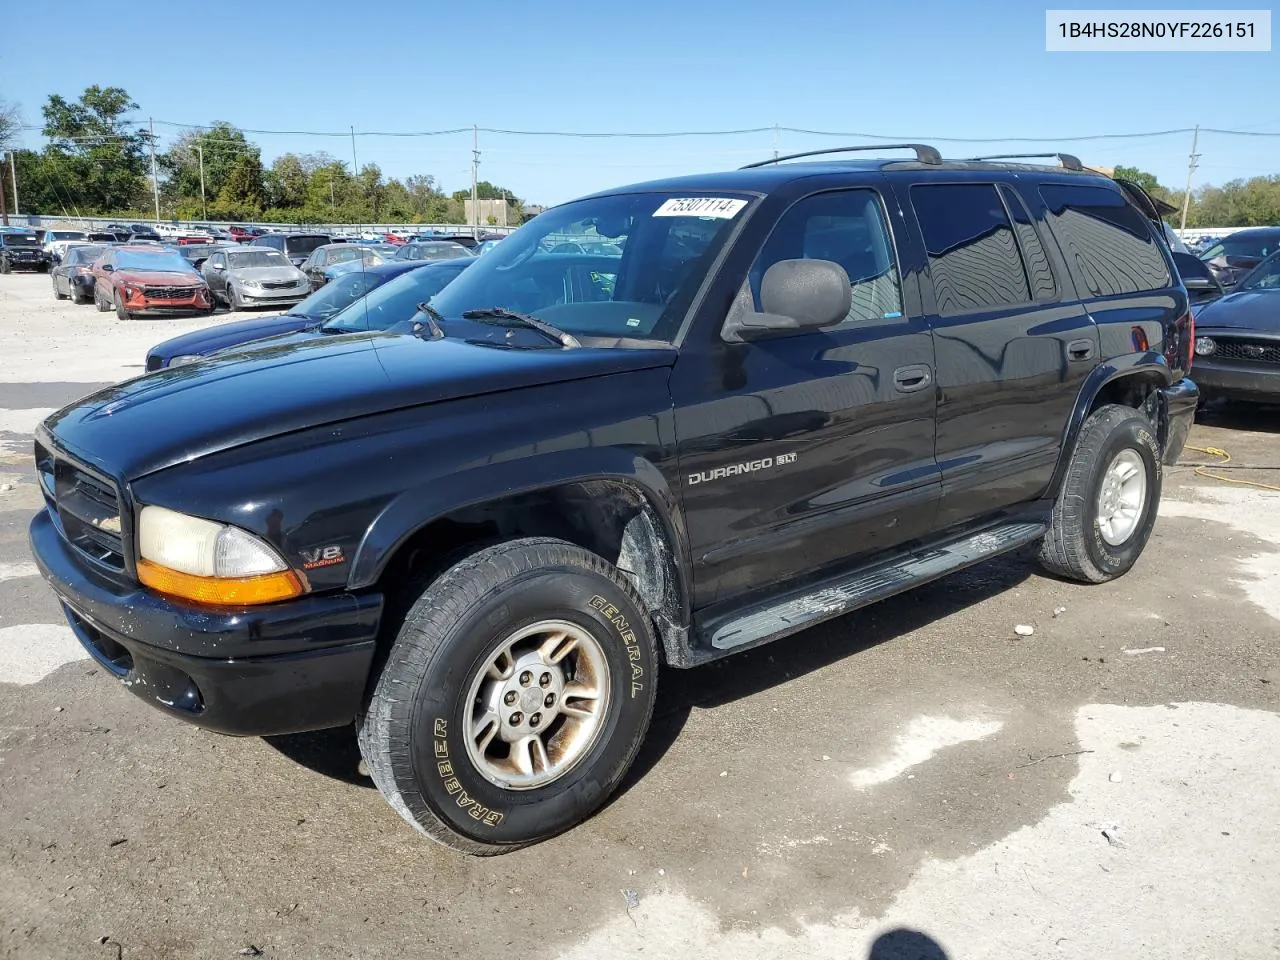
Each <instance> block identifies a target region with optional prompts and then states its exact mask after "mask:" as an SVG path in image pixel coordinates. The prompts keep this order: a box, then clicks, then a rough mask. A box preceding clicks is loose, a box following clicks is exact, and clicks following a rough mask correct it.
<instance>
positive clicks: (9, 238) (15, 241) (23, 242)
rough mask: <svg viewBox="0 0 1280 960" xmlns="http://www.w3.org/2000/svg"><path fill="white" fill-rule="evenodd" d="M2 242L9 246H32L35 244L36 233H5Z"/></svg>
mask: <svg viewBox="0 0 1280 960" xmlns="http://www.w3.org/2000/svg"><path fill="white" fill-rule="evenodd" d="M4 242H5V243H7V244H8V245H9V246H11V247H34V246H37V243H36V235H35V234H34V233H6V234H5V235H4Z"/></svg>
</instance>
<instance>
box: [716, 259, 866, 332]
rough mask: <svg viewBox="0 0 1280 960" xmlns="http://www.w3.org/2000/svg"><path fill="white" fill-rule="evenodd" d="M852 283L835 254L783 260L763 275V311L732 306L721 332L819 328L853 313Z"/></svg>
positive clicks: (792, 330) (761, 286)
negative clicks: (817, 257)
mask: <svg viewBox="0 0 1280 960" xmlns="http://www.w3.org/2000/svg"><path fill="white" fill-rule="evenodd" d="M852 302H853V288H852V287H851V286H850V284H849V274H848V273H846V272H845V269H844V267H842V266H840V264H838V263H833V262H832V261H830V260H779V261H778V262H777V263H775V264H774V265H773V266H771V267H770V268H769V269H768V270H766V271H765V273H764V278H763V279H762V280H761V281H760V305H761V306H762V307H764V310H763V312H761V313H755V312H753V311H750V310H739V308H738V304H735V305H734V308H733V309H731V310H730V312H729V318H728V320H726V321H725V325H724V331H723V332H722V334H721V336H722V337H723V339H725V340H727V341H729V342H730V343H741V342H743V341H746V340H756V339H760V338H762V337H767V336H770V335H773V334H778V333H794V332H796V331H800V330H818V329H821V328H822V327H829V326H831V325H832V324H834V323H839V322H840V321H841V320H843V319H844V318H845V317H846V316H847V315H848V313H849V306H850V304H851V303H852Z"/></svg>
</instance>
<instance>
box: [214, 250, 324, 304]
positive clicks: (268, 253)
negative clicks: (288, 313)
mask: <svg viewBox="0 0 1280 960" xmlns="http://www.w3.org/2000/svg"><path fill="white" fill-rule="evenodd" d="M201 273H202V274H203V275H204V279H205V282H206V283H208V284H209V289H210V290H212V291H213V296H214V299H215V300H221V301H223V302H224V303H226V305H227V306H228V307H230V308H231V309H232V310H241V309H244V308H245V307H254V306H278V305H286V304H294V303H298V302H299V301H300V300H304V299H306V297H307V296H308V295H310V293H311V282H310V281H309V280H308V279H307V275H306V274H305V273H303V272H302V271H301V270H299V269H298V268H297V267H295V266H294V265H293V264H291V263H290V262H289V261H288V259H286V258H285V256H284V254H282V253H280V252H279V251H277V250H272V249H271V248H269V247H250V246H235V247H226V248H224V249H221V250H218V251H217V252H216V253H213V254H211V255H210V256H209V259H208V260H206V261H205V262H204V267H203V269H202V270H201Z"/></svg>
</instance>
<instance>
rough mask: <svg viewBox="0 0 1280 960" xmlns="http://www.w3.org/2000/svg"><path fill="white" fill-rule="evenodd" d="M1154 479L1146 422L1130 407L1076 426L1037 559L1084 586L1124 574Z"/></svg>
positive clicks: (1145, 526)
mask: <svg viewBox="0 0 1280 960" xmlns="http://www.w3.org/2000/svg"><path fill="white" fill-rule="evenodd" d="M1162 478H1163V474H1162V468H1161V465H1160V447H1159V445H1158V444H1157V443H1156V438H1155V433H1154V430H1153V428H1152V425H1151V421H1150V420H1148V419H1147V418H1146V417H1145V416H1143V414H1141V413H1140V412H1139V411H1137V410H1134V409H1133V408H1132V407H1124V406H1119V405H1116V404H1111V405H1108V406H1105V407H1102V408H1100V409H1098V410H1096V411H1095V412H1094V413H1092V414H1091V415H1090V416H1089V419H1087V420H1086V421H1085V422H1084V426H1082V427H1081V428H1080V435H1079V437H1078V438H1077V439H1076V448H1075V451H1074V452H1073V453H1072V456H1071V463H1070V466H1069V467H1068V469H1067V476H1066V479H1065V480H1064V481H1063V484H1062V490H1061V492H1060V493H1059V495H1058V502H1057V503H1056V504H1055V505H1054V508H1053V518H1052V521H1051V522H1050V525H1049V532H1048V533H1047V534H1046V535H1045V538H1044V543H1043V544H1042V545H1041V548H1040V562H1041V563H1042V564H1043V565H1044V566H1045V567H1046V568H1047V569H1048V570H1049V571H1050V572H1052V573H1056V574H1058V575H1060V576H1063V577H1068V578H1070V579H1072V580H1079V581H1082V582H1084V583H1102V582H1104V581H1106V580H1113V579H1115V578H1116V577H1118V576H1121V575H1122V574H1124V573H1127V572H1128V571H1129V568H1131V567H1132V566H1133V565H1134V563H1136V562H1137V560H1138V557H1139V556H1140V555H1141V554H1142V549H1143V547H1145V546H1146V545H1147V539H1148V538H1149V537H1150V536H1151V528H1152V527H1153V526H1155V522H1156V511H1157V509H1158V508H1159V505H1160V489H1161V482H1162Z"/></svg>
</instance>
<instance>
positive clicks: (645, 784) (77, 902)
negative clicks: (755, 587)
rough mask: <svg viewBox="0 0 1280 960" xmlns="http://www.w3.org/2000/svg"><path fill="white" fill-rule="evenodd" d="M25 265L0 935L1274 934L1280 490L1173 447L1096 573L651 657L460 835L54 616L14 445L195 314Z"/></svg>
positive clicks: (386, 944) (487, 952)
mask: <svg viewBox="0 0 1280 960" xmlns="http://www.w3.org/2000/svg"><path fill="white" fill-rule="evenodd" d="M48 284H49V281H48V279H47V278H45V277H39V276H37V277H30V276H6V277H0V346H2V349H0V957H14V958H23V960H27V958H64V957H65V958H85V957H88V958H98V957H101V958H105V960H113V958H119V960H142V958H155V960H161V958H183V960H186V958H206V957H208V958H219V957H235V956H238V955H258V954H257V953H255V951H261V955H264V956H267V957H299V958H357V957H358V958H400V957H407V956H413V957H417V956H424V957H428V956H456V957H462V958H471V957H486V958H488V957H497V956H507V955H511V954H516V955H519V956H521V957H528V958H540V957H556V956H564V957H573V958H583V960H587V958H599V957H642V956H643V957H674V956H698V957H704V956H705V957H725V958H729V957H733V958H735V960H737V958H741V960H754V958H806V960H808V958H819V957H821V958H828V957H829V958H841V960H862V958H874V960H891V958H903V960H905V958H912V960H917V958H926V960H939V958H943V957H950V958H953V960H960V958H985V957H991V958H1002V960H1003V958H1008V957H1019V958H1049V957H1053V958H1082V960H1084V958H1088V960H1094V958H1097V957H1108V958H1122V957H1133V958H1139V957H1141V958H1152V957H1155V958H1162V957H1170V958H1173V957H1177V958H1188V957H1212V958H1215V960H1223V958H1229V957H1238V958H1246V957H1247V958H1274V957H1275V956H1277V955H1278V954H1280V821H1278V820H1277V818H1276V816H1275V801H1274V798H1275V796H1276V795H1277V794H1278V793H1280V768H1278V767H1277V763H1276V760H1275V744H1276V743H1277V742H1278V741H1280V718H1278V717H1277V713H1276V711H1277V708H1278V707H1280V697H1278V696H1277V690H1278V689H1280V655H1278V653H1277V646H1276V633H1277V620H1278V619H1280V493H1274V492H1267V491H1263V490H1260V489H1257V488H1253V487H1249V486H1242V485H1236V484H1227V483H1224V482H1221V481H1217V480H1211V479H1207V478H1204V477H1200V476H1197V475H1195V473H1194V472H1193V468H1191V467H1189V466H1180V467H1178V468H1175V469H1173V470H1170V471H1169V472H1168V474H1167V476H1166V486H1165V500H1164V502H1163V504H1162V507H1161V518H1160V520H1159V522H1158V524H1157V526H1156V530H1155V534H1154V536H1153V539H1152V541H1151V544H1150V546H1149V547H1148V549H1147V551H1146V554H1145V555H1144V557H1143V558H1142V560H1141V561H1140V562H1139V564H1138V565H1137V567H1136V568H1135V569H1134V570H1133V571H1132V573H1131V574H1129V575H1128V576H1126V577H1124V578H1123V579H1121V580H1119V581H1117V582H1115V583H1110V584H1105V585H1102V586H1097V587H1084V586H1079V585H1075V584H1067V583H1063V582H1060V581H1057V580H1054V579H1051V578H1048V577H1045V576H1043V575H1041V574H1040V573H1038V572H1037V570H1036V568H1035V566H1034V564H1033V563H1032V562H1031V558H1030V556H1029V554H1028V553H1026V552H1023V553H1022V554H1019V555H1015V556H1010V557H1004V558H999V559H997V560H995V561H992V562H990V563H988V564H986V565H984V566H982V567H979V568H976V569H973V570H970V571H967V572H965V573H962V574H957V575H955V576H952V577H950V578H948V579H946V580H943V581H940V582H938V583H936V584H933V585H931V586H929V587H925V588H923V589H920V590H917V591H915V592H914V593H912V594H910V595H908V596H904V597H899V598H896V599H893V600H890V601H887V602H885V603H882V604H879V605H878V606H875V607H873V608H870V609H868V610H866V611H863V612H861V613H858V614H854V615H851V616H848V617H845V618H842V619H840V620H838V621H835V622H833V623H830V624H827V625H825V626H823V627H821V628H818V629H814V630H810V631H808V632H806V633H804V634H801V635H798V636H795V637H792V638H790V639H788V640H784V641H782V642H780V643H778V644H775V645H773V646H771V647H767V648H764V649H761V650H758V651H754V652H751V653H748V654H745V655H742V656H739V657H737V658H735V659H732V660H730V661H727V662H723V663H720V664H715V665H712V666H709V667H705V668H701V669H698V670H695V671H689V672H670V673H668V674H666V675H665V676H664V678H663V684H662V688H661V695H660V702H659V706H658V710H657V714H656V717H655V721H654V725H653V729H652V732H651V735H650V737H649V739H648V741H647V744H646V747H645V749H644V751H643V753H642V755H641V758H640V762H639V763H638V764H637V767H636V770H635V771H634V774H633V775H632V776H631V778H630V779H629V781H628V784H627V786H626V789H625V790H624V791H622V793H621V794H620V795H619V796H618V798H617V799H616V800H615V801H614V802H613V803H611V804H610V805H609V806H608V807H607V808H606V809H605V810H603V811H602V812H601V813H600V814H599V815H597V816H596V817H594V818H593V819H592V820H591V821H590V822H588V823H587V824H585V825H583V826H582V827H580V828H578V829H576V830H574V831H571V832H570V833H569V834H567V835H565V836H562V837H560V838H557V839H555V840H552V841H550V842H547V843H543V844H540V845H538V846H536V847H533V848H531V849H528V850H524V851H521V852H519V853H516V854H512V855H509V856H505V857H501V858H496V859H483V860H481V859H467V858H462V857H459V856H457V855H455V854H452V853H450V852H449V851H446V850H444V849H442V848H440V847H437V846H435V845H433V844H431V843H429V842H427V841H425V840H424V839H423V838H421V837H420V836H418V835H416V834H415V833H414V832H412V831H411V830H409V829H408V828H407V827H406V826H405V825H404V824H403V823H402V822H401V821H400V819H399V818H398V817H397V816H396V815H395V813H394V812H393V811H391V809H390V808H389V807H387V806H386V804H384V803H383V802H382V800H381V799H380V797H379V796H378V794H377V792H376V791H375V790H373V789H372V788H371V787H370V785H369V782H368V781H366V780H362V779H361V778H359V777H358V776H357V775H356V774H355V765H356V759H357V754H356V749H355V744H354V738H353V737H352V735H351V733H350V732H349V731H332V732H326V733H321V734H312V735H306V736H296V737H282V738H273V739H271V740H262V739H243V740H237V739H229V738H223V737H219V736H216V735H213V734H208V733H205V732H202V731H200V730H197V729H195V728H192V727H189V726H186V725H183V724H181V723H177V722H175V721H171V720H169V719H167V718H165V717H162V716H161V715H159V714H158V713H156V712H155V711H153V710H151V709H150V708H148V707H147V706H145V705H144V704H143V703H141V702H140V701H138V700H136V699H135V698H133V697H131V696H129V695H128V694H127V693H125V692H124V691H123V690H121V689H120V687H119V684H118V683H116V682H115V681H114V680H112V679H111V678H109V677H108V676H106V675H105V674H104V673H103V672H102V671H100V670H98V669H96V667H95V666H94V665H93V663H92V661H90V660H88V659H86V658H85V656H84V654H83V652H82V651H81V650H80V648H79V647H78V645H77V644H76V643H75V642H74V641H73V640H72V639H71V635H70V632H69V631H68V630H67V628H66V626H65V624H64V622H63V620H62V617H61V614H60V612H59V610H58V607H57V604H56V603H55V602H54V599H53V596H52V594H51V593H50V592H49V590H48V589H47V588H46V587H45V586H44V584H43V583H42V582H41V581H40V579H39V578H38V577H37V576H36V575H35V571H34V568H33V566H32V564H31V558H30V556H29V554H28V551H27V547H26V524H27V521H28V519H29V517H30V515H31V514H32V512H33V511H34V510H36V509H37V508H38V502H39V497H38V494H37V491H36V488H35V485H34V481H33V477H32V476H31V471H30V468H29V438H28V435H29V432H30V430H31V429H32V427H33V426H34V425H35V423H37V422H38V421H39V419H40V418H41V417H42V416H44V415H45V414H47V412H49V411H50V410H52V409H56V408H57V407H59V406H61V405H63V404H65V403H67V402H69V401H71V400H73V399H75V398H76V397H77V396H80V395H82V394H84V393H87V392H89V391H90V390H92V389H94V388H95V387H97V386H98V385H100V384H103V383H107V382H112V381H115V380H119V379H121V378H124V377H128V376H134V375H137V374H138V373H139V372H140V370H141V363H142V356H143V353H144V351H145V349H146V348H147V347H148V346H149V345H151V344H152V343H154V342H156V341H158V340H161V339H163V338H165V337H167V336H170V335H172V334H173V333H174V332H176V331H179V330H188V329H193V328H195V327H197V326H200V325H203V324H208V323H210V322H219V321H220V320H222V319H223V318H224V317H225V316H226V315H225V314H221V313H220V314H219V315H218V316H217V317H215V318H213V320H212V321H210V320H203V321H154V320H148V321H135V322H132V323H121V322H119V321H117V320H116V319H115V318H114V316H113V315H107V314H98V313H96V312H95V311H94V310H93V309H92V307H73V306H70V305H69V304H65V303H58V302H55V301H54V300H53V299H52V297H51V296H50V293H49V286H48ZM1277 431H1280V418H1278V417H1277V416H1276V413H1275V411H1252V412H1250V411H1241V410H1235V409H1229V410H1218V411H1213V412H1212V413H1211V414H1210V416H1209V417H1208V419H1207V420H1206V422H1203V423H1201V424H1198V425H1197V426H1196V428H1195V430H1194V432H1193V434H1192V443H1193V444H1195V445H1196V446H1200V447H1220V448H1224V449H1226V450H1228V451H1230V453H1231V455H1232V457H1233V460H1234V462H1233V464H1232V466H1236V465H1243V466H1245V467H1258V468H1271V469H1256V470H1250V469H1245V470H1239V471H1232V472H1231V473H1229V474H1226V475H1227V476H1230V477H1231V478H1233V479H1252V480H1257V481H1261V482H1263V483H1272V484H1280V471H1277V470H1275V469H1274V468H1275V467H1277V466H1280V442H1278V441H1277V436H1276V434H1277ZM1184 459H1185V460H1194V461H1196V462H1211V461H1212V459H1213V458H1212V457H1208V458H1206V457H1205V456H1204V455H1202V454H1199V453H1196V452H1194V451H1189V452H1188V453H1187V454H1186V455H1185V457H1184ZM5 485H9V488H8V489H5ZM1019 624H1026V625H1030V626H1032V627H1033V628H1034V633H1033V634H1032V635H1030V636H1019V635H1018V634H1017V633H1016V632H1015V630H1014V627H1015V626H1016V625H1019ZM104 938H105V939H104Z"/></svg>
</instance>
